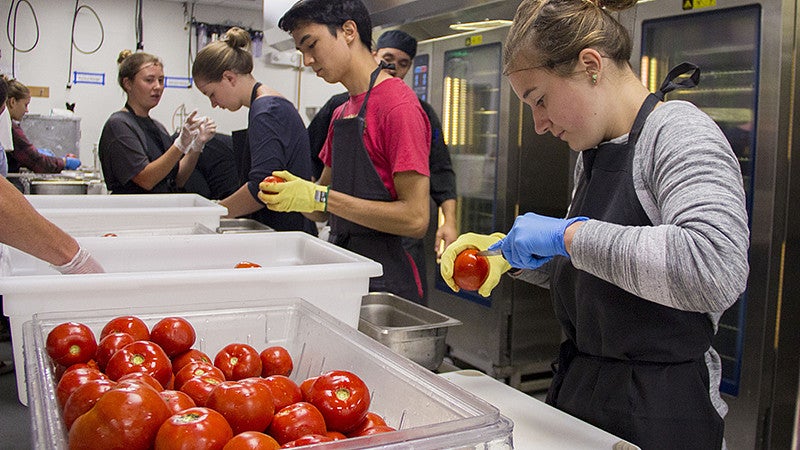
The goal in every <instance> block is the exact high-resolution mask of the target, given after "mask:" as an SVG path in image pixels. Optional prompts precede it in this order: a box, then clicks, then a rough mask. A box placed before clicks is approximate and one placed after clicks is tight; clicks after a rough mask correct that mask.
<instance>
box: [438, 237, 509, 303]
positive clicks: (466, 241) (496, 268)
mask: <svg viewBox="0 0 800 450" xmlns="http://www.w3.org/2000/svg"><path fill="white" fill-rule="evenodd" d="M504 237H506V235H505V234H503V233H494V234H491V235H489V236H487V235H485V234H476V233H466V234H462V235H461V236H459V237H458V239H456V240H455V241H454V242H453V243H452V244H450V245H448V246H447V248H446V249H444V253H442V265H441V266H440V268H439V271H440V272H441V274H442V278H443V279H444V281H445V283H447V285H448V286H450V289H452V290H454V291H456V292H458V291H459V290H460V289H459V287H458V285H457V284H456V282H455V281H454V280H453V266H454V265H455V261H456V256H458V254H459V253H461V252H462V251H464V250H466V249H468V248H477V249H478V250H479V251H483V250H486V249H487V248H489V246H490V245H492V244H494V243H495V242H497V241H499V240H500V239H503V238H504ZM486 259H488V260H489V276H488V277H487V278H486V281H484V282H483V284H482V285H481V287H480V289H478V294H480V295H482V296H484V297H488V296H489V295H491V293H492V289H494V288H495V286H497V283H499V282H500V276H501V275H503V274H504V273H506V272H508V270H509V269H511V264H509V263H508V261H506V260H505V259H504V258H503V257H502V256H501V255H497V256H487V257H486Z"/></svg>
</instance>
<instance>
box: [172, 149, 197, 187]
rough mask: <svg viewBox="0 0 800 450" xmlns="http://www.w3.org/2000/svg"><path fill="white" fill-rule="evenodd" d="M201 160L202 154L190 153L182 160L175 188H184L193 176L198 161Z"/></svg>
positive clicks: (179, 164)
mask: <svg viewBox="0 0 800 450" xmlns="http://www.w3.org/2000/svg"><path fill="white" fill-rule="evenodd" d="M198 159H200V152H189V153H187V154H186V155H184V156H183V158H181V160H180V162H179V163H178V175H177V176H176V177H175V186H177V187H179V188H182V187H183V186H184V185H185V184H186V182H187V181H189V177H190V176H192V172H194V168H195V167H196V166H197V160H198Z"/></svg>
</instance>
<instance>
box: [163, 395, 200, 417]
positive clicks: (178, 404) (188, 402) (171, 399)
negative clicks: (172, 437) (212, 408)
mask: <svg viewBox="0 0 800 450" xmlns="http://www.w3.org/2000/svg"><path fill="white" fill-rule="evenodd" d="M158 394H159V395H160V396H161V398H163V399H164V402H165V403H166V404H167V407H168V408H169V410H170V412H171V413H172V414H177V413H179V412H181V411H183V410H184V409H188V408H194V407H195V406H197V405H195V403H194V400H192V397H189V394H187V393H185V392H181V391H174V390H172V389H165V390H163V391H161V392H159V393H158Z"/></svg>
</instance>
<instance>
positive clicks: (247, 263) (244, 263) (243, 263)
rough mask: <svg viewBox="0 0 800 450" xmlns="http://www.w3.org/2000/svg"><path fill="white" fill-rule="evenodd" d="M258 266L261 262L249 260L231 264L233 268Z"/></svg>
mask: <svg viewBox="0 0 800 450" xmlns="http://www.w3.org/2000/svg"><path fill="white" fill-rule="evenodd" d="M259 267H261V264H258V263H254V262H250V261H242V262H240V263H238V264H236V265H235V266H233V268H234V269H257V268H259Z"/></svg>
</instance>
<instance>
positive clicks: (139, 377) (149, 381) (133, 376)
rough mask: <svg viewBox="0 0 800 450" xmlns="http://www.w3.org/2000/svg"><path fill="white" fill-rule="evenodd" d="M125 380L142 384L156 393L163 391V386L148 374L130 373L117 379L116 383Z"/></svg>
mask: <svg viewBox="0 0 800 450" xmlns="http://www.w3.org/2000/svg"><path fill="white" fill-rule="evenodd" d="M125 380H134V381H138V382H141V383H144V384H146V385H148V386H150V387H151V388H153V389H155V390H156V391H157V392H161V391H163V390H164V385H163V384H161V383H160V382H159V381H158V380H156V379H155V377H154V376H152V375H150V374H149V373H145V372H131V373H126V374H125V375H123V376H121V377H119V378H118V379H117V382H120V381H125Z"/></svg>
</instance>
